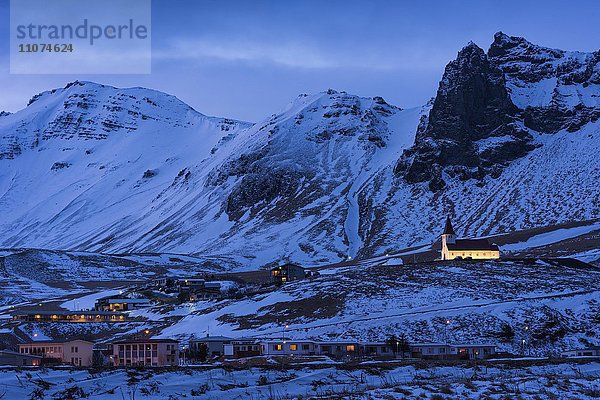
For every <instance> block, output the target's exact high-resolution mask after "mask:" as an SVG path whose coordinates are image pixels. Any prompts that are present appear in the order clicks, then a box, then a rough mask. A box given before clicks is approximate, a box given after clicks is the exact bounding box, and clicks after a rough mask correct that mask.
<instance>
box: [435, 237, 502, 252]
mask: <svg viewBox="0 0 600 400" xmlns="http://www.w3.org/2000/svg"><path fill="white" fill-rule="evenodd" d="M446 245H447V246H448V250H455V251H456V250H487V251H499V250H500V249H499V248H498V246H496V245H495V244H492V243H490V241H489V240H487V239H456V242H455V243H447V244H446Z"/></svg>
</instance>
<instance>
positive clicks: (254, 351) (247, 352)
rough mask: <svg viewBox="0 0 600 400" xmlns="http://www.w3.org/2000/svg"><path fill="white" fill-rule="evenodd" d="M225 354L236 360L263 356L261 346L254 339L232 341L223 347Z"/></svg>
mask: <svg viewBox="0 0 600 400" xmlns="http://www.w3.org/2000/svg"><path fill="white" fill-rule="evenodd" d="M223 353H224V355H225V356H226V357H234V358H243V357H256V356H260V355H261V346H260V344H259V343H258V342H257V341H256V339H252V338H239V339H232V340H231V343H228V344H225V345H224V346H223Z"/></svg>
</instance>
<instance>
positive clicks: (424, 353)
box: [410, 343, 457, 360]
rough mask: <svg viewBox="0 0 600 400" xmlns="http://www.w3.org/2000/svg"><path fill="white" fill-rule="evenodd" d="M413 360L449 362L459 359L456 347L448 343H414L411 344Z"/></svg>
mask: <svg viewBox="0 0 600 400" xmlns="http://www.w3.org/2000/svg"><path fill="white" fill-rule="evenodd" d="M410 352H411V356H412V357H413V358H422V359H429V360H449V359H456V358H457V350H456V346H454V345H450V344H447V343H414V344H410Z"/></svg>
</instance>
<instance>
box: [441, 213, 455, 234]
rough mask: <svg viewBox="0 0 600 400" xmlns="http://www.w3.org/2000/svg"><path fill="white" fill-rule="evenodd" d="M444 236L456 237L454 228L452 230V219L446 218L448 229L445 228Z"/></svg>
mask: <svg viewBox="0 0 600 400" xmlns="http://www.w3.org/2000/svg"><path fill="white" fill-rule="evenodd" d="M442 235H456V233H455V232H454V228H452V222H450V217H446V227H445V228H444V233H442Z"/></svg>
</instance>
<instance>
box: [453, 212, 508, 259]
mask: <svg viewBox="0 0 600 400" xmlns="http://www.w3.org/2000/svg"><path fill="white" fill-rule="evenodd" d="M494 258H500V249H499V248H498V246H497V245H495V244H493V243H490V241H489V240H487V239H457V238H456V233H455V232H454V228H452V223H451V222H450V217H446V227H445V228H444V233H442V260H454V259H473V260H489V259H494Z"/></svg>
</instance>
